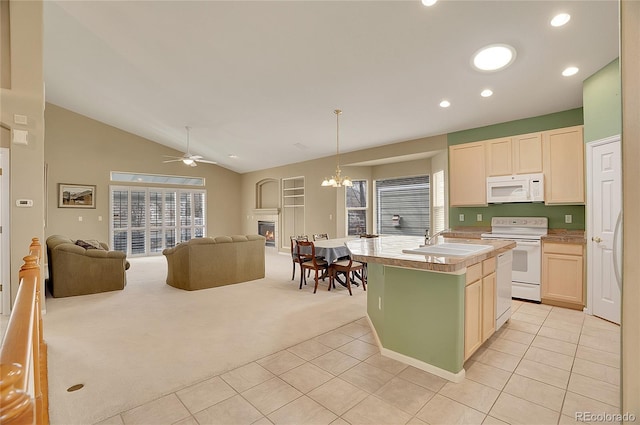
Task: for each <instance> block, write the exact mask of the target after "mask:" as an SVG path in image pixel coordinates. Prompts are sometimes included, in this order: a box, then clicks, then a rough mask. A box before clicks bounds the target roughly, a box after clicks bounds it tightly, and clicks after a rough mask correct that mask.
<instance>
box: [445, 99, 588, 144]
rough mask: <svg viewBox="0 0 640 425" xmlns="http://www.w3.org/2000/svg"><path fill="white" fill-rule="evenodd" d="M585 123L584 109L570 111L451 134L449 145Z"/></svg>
mask: <svg viewBox="0 0 640 425" xmlns="http://www.w3.org/2000/svg"><path fill="white" fill-rule="evenodd" d="M583 123H584V118H583V115H582V108H576V109H569V110H568V111H562V112H556V113H553V114H547V115H541V116H539V117H532V118H524V119H521V120H516V121H508V122H503V123H500V124H494V125H488V126H486V127H478V128H472V129H469V130H462V131H456V132H454V133H449V134H447V145H448V146H451V145H460V144H462V143H470V142H477V141H479V140H490V139H496V138H498V137H508V136H515V135H518V134H527V133H535V132H538V131H545V130H553V129H555V128H563V127H573V126H574V125H582V124H583Z"/></svg>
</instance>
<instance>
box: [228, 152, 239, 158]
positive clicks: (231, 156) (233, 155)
mask: <svg viewBox="0 0 640 425" xmlns="http://www.w3.org/2000/svg"><path fill="white" fill-rule="evenodd" d="M237 157H238V155H235V154H232V153H230V154H229V158H233V159H236V158H237Z"/></svg>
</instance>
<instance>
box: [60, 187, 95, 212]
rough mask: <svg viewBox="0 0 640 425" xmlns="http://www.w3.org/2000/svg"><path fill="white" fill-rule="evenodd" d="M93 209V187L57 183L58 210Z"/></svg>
mask: <svg viewBox="0 0 640 425" xmlns="http://www.w3.org/2000/svg"><path fill="white" fill-rule="evenodd" d="M95 207H96V186H95V185H88V184H68V183H58V208H95Z"/></svg>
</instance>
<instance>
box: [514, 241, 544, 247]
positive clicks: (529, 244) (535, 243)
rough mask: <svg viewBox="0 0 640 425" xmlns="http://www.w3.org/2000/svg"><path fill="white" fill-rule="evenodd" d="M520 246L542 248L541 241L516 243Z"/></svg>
mask: <svg viewBox="0 0 640 425" xmlns="http://www.w3.org/2000/svg"><path fill="white" fill-rule="evenodd" d="M515 242H516V243H517V244H518V246H540V241H518V240H517V241H515Z"/></svg>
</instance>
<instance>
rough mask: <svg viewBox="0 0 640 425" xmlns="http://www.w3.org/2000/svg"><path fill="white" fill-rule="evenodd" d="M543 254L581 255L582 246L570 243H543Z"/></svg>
mask: <svg viewBox="0 0 640 425" xmlns="http://www.w3.org/2000/svg"><path fill="white" fill-rule="evenodd" d="M542 252H543V253H544V254H552V253H553V254H567V255H582V245H579V244H571V243H556V242H545V243H544V244H543V245H542Z"/></svg>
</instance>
